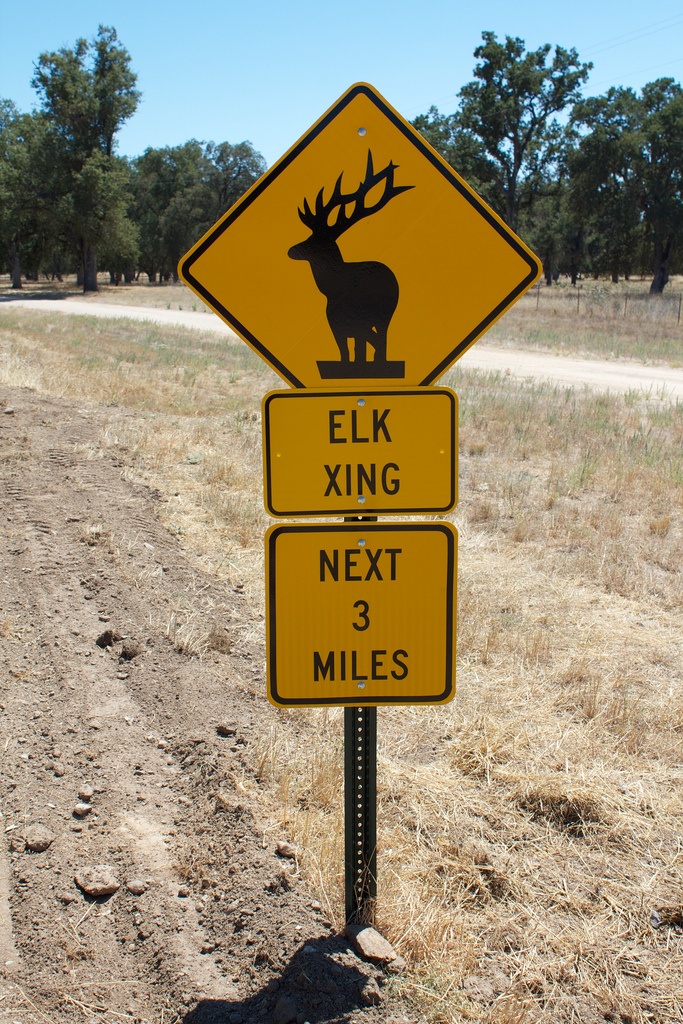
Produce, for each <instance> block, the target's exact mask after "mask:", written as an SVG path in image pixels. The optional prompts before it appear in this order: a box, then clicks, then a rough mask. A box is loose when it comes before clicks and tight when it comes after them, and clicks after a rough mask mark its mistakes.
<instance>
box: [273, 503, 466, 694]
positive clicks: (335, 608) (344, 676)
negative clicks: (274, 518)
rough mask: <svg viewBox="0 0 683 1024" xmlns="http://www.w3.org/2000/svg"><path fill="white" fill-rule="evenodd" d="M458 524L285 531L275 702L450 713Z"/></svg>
mask: <svg viewBox="0 0 683 1024" xmlns="http://www.w3.org/2000/svg"><path fill="white" fill-rule="evenodd" d="M456 559H457V533H456V531H455V528H454V527H453V526H452V525H451V524H450V523H446V522H431V523H367V522H358V523H345V524H344V525H323V524H316V525H306V526H299V525H294V524H292V525H283V526H273V527H271V528H270V530H269V531H268V533H267V534H266V579H267V616H266V635H267V656H268V695H269V698H270V700H271V702H272V703H273V704H275V705H277V706H278V707H292V706H296V705H310V706H325V705H346V706H355V707H359V706H363V705H379V704H443V703H445V702H446V701H449V700H451V698H452V697H453V694H454V687H455V596H456V594H455V581H456Z"/></svg>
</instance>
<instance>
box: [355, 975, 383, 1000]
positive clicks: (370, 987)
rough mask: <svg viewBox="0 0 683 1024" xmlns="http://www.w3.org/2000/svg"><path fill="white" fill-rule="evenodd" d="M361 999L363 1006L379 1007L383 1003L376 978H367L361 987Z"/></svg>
mask: <svg viewBox="0 0 683 1024" xmlns="http://www.w3.org/2000/svg"><path fill="white" fill-rule="evenodd" d="M359 997H360V1001H361V1005H362V1006H379V1005H380V1004H381V1002H382V993H381V992H380V990H379V985H378V984H377V981H376V980H375V979H374V978H366V979H365V981H364V982H363V983H362V984H361V986H360V992H359Z"/></svg>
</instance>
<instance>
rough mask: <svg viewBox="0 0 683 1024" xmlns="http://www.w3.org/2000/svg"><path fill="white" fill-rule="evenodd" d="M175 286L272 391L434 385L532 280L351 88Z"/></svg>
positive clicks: (428, 154) (499, 238)
mask: <svg viewBox="0 0 683 1024" xmlns="http://www.w3.org/2000/svg"><path fill="white" fill-rule="evenodd" d="M490 267H493V268H495V269H494V271H493V273H489V272H487V268H490ZM179 270H180V275H181V277H182V279H183V280H184V281H185V283H186V284H188V285H189V286H190V287H191V288H192V289H193V290H194V291H195V292H196V293H197V294H198V295H200V296H201V297H202V298H203V299H204V301H205V302H206V303H207V304H208V305H209V306H210V307H211V308H212V309H213V310H214V311H215V312H216V313H218V314H219V315H220V316H221V317H222V318H223V319H224V320H225V321H226V322H227V323H228V324H230V325H231V326H232V327H233V328H234V330H235V331H236V332H237V333H238V334H239V335H240V336H241V337H242V338H243V339H244V340H245V341H246V342H247V343H248V344H249V345H251V347H252V348H253V349H255V350H256V351H257V352H258V353H259V355H261V356H262V357H263V358H264V359H265V360H266V361H267V362H268V363H269V364H270V365H271V366H272V367H273V369H274V370H276V371H277V372H278V373H279V374H280V375H281V376H282V377H283V378H284V379H285V380H286V381H288V382H289V383H290V384H292V385H293V386H294V387H306V388H315V387H321V386H323V387H329V388H336V387H350V386H355V385H360V386H366V385H368V384H370V383H372V384H375V385H378V384H382V382H384V383H385V384H386V385H394V386H396V385H427V384H430V383H432V382H433V381H435V380H436V379H437V378H438V377H440V376H441V374H443V373H444V372H445V370H446V369H448V367H449V366H450V365H451V364H452V363H453V362H455V360H456V359H458V358H459V357H460V356H461V355H462V354H463V352H465V351H466V350H467V349H468V348H469V346H470V345H472V344H473V343H474V342H475V341H476V339H477V338H478V337H480V335H481V334H483V333H484V331H486V330H487V329H488V328H489V327H490V326H491V324H492V323H493V322H494V321H495V320H497V319H498V318H499V317H500V316H501V315H502V314H503V313H504V312H505V310H506V309H508V307H509V306H510V305H512V303H513V302H515V301H516V300H517V299H518V298H519V297H520V295H522V294H523V292H524V291H526V289H527V288H529V287H530V286H531V285H532V284H533V282H534V281H535V280H536V279H537V278H538V276H539V274H540V272H541V267H540V264H539V262H538V260H537V258H536V257H535V256H534V255H533V253H532V252H531V251H530V250H529V249H528V248H527V247H526V246H525V245H524V243H523V242H522V241H521V240H520V239H519V238H518V237H517V236H516V235H515V234H514V233H513V232H512V231H510V229H509V228H508V227H507V226H506V225H505V224H504V223H503V221H502V220H501V219H500V218H499V217H498V216H497V215H496V214H495V213H494V212H493V211H492V210H491V209H490V208H489V207H488V206H487V205H486V204H485V203H484V202H483V201H482V200H481V199H480V198H479V197H478V196H477V195H476V193H475V192H474V191H473V190H472V189H471V188H470V187H469V186H468V185H467V184H466V182H465V181H463V179H462V178H461V177H460V176H459V175H458V174H456V172H455V171H454V170H453V168H452V167H450V166H449V164H447V163H446V162H445V161H444V160H442V159H441V157H440V156H439V155H438V154H437V153H436V152H435V150H433V149H432V148H431V147H430V146H429V145H428V144H427V143H426V142H425V141H424V139H423V138H422V136H421V135H419V133H418V132H416V131H415V130H414V129H413V128H412V126H411V125H409V124H408V122H407V121H405V120H404V119H403V118H402V117H401V116H400V115H399V114H398V113H397V112H396V111H395V110H394V109H393V108H392V107H391V106H390V105H389V104H388V103H387V102H386V100H384V99H383V98H382V97H381V96H380V95H379V93H377V92H376V91H375V90H374V89H373V88H372V87H371V86H369V85H364V84H359V85H354V86H352V87H351V88H350V89H349V90H348V91H347V92H346V93H345V94H344V95H343V96H342V97H341V98H340V99H339V100H338V101H337V102H336V103H335V104H334V106H332V107H331V108H330V109H329V110H328V111H327V113H326V114H324V115H323V116H322V117H321V118H320V120H319V121H318V122H316V124H315V125H313V127H312V128H311V129H310V130H309V131H308V132H307V133H306V134H305V135H304V136H303V138H301V139H300V140H299V141H298V142H297V143H296V144H295V145H294V146H293V147H292V148H291V149H290V150H289V152H287V153H286V154H285V155H284V156H283V157H282V159H281V160H279V161H278V163H276V164H275V165H274V166H273V167H272V168H271V169H270V170H269V171H268V172H267V173H266V174H265V175H263V177H262V178H260V179H259V181H257V182H256V184H255V185H254V186H253V187H252V188H251V189H250V190H249V191H248V192H247V193H246V194H245V195H244V196H243V197H242V199H240V200H239V201H238V202H237V203H236V204H235V206H233V207H232V209H231V210H229V211H228V212H227V213H226V214H225V216H224V217H223V218H222V219H221V220H220V221H218V223H217V224H215V225H214V227H212V228H211V229H210V230H209V231H208V232H207V234H206V235H205V236H204V237H203V238H202V239H200V241H199V242H198V243H197V244H196V245H195V246H194V247H193V249H191V250H190V252H189V253H188V254H187V255H186V256H185V257H184V259H183V260H182V261H181V263H180V268H179Z"/></svg>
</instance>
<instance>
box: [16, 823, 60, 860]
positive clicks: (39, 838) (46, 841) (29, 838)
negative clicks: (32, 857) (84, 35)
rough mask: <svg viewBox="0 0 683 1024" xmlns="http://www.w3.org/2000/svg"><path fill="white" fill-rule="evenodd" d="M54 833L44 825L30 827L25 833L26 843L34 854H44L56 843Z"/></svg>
mask: <svg viewBox="0 0 683 1024" xmlns="http://www.w3.org/2000/svg"><path fill="white" fill-rule="evenodd" d="M55 838H56V837H55V834H54V832H50V829H49V828H46V827H45V826H44V825H29V827H28V828H27V829H26V831H25V832H24V842H25V843H26V847H27V849H29V850H30V851H31V852H32V853H44V852H45V850H49V849H50V847H51V846H52V844H53V843H54V841H55Z"/></svg>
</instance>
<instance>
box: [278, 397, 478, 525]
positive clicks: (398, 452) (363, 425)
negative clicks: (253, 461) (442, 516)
mask: <svg viewBox="0 0 683 1024" xmlns="http://www.w3.org/2000/svg"><path fill="white" fill-rule="evenodd" d="M262 422H263V484H264V488H263V489H264V501H265V506H266V509H267V510H268V512H269V513H270V515H271V516H276V517H277V516H281V517H282V518H290V517H297V516H342V515H358V514H359V513H361V512H362V513H363V514H364V515H377V514H386V513H390V514H394V515H397V514H404V515H405V514H409V515H418V514H421V515H436V514H438V513H444V512H449V511H450V510H451V509H452V508H453V507H454V506H455V504H456V502H457V493H458V492H457V485H458V475H457V453H458V399H457V396H456V395H455V394H454V392H453V391H450V390H449V389H448V388H414V389H412V390H411V389H409V388H400V389H396V390H392V389H382V390H381V391H377V390H373V389H372V388H369V389H368V390H367V391H342V390H335V391H271V392H270V393H269V394H267V395H266V397H265V398H264V399H263V416H262Z"/></svg>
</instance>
